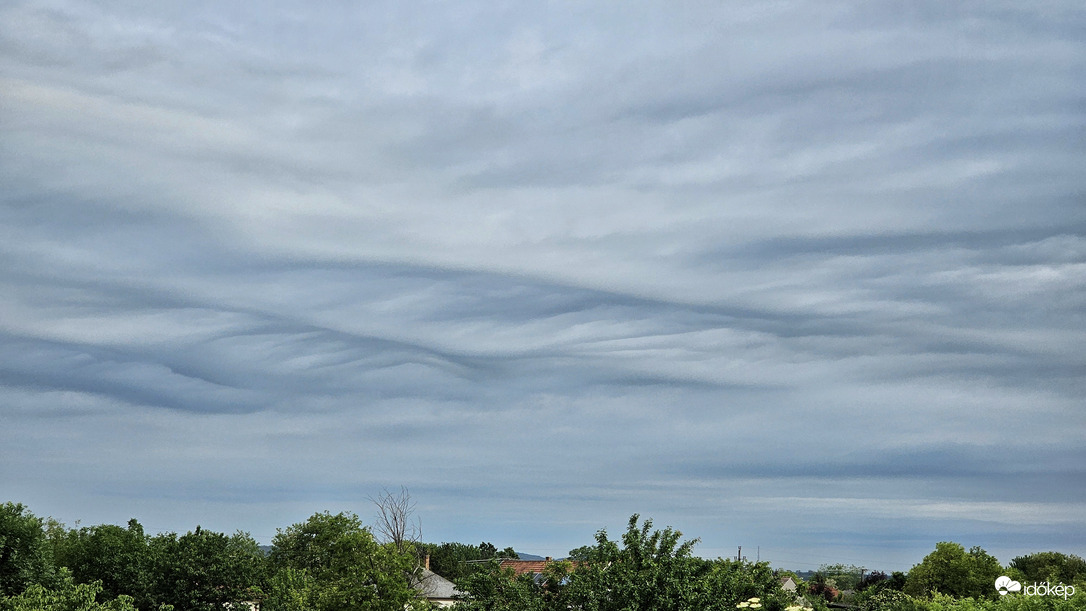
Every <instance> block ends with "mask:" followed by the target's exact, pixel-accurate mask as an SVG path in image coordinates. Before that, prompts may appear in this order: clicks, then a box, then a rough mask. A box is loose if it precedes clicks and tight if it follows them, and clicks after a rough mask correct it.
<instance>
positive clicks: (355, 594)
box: [265, 512, 424, 611]
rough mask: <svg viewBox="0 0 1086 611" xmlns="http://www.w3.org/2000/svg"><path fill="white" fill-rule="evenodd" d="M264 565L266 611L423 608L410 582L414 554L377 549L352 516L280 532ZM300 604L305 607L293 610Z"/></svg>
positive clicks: (320, 518)
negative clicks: (267, 574)
mask: <svg viewBox="0 0 1086 611" xmlns="http://www.w3.org/2000/svg"><path fill="white" fill-rule="evenodd" d="M268 560H269V564H270V567H271V570H272V571H273V572H274V574H273V576H272V578H271V584H272V588H271V591H270V592H269V597H268V599H267V601H266V607H265V608H266V609H268V610H269V611H278V610H281V609H293V608H308V609H314V610H317V611H341V610H342V611H347V610H354V609H380V610H387V611H403V609H404V607H405V606H406V605H414V606H420V607H421V606H422V604H423V603H424V601H420V600H419V598H418V596H417V595H416V593H415V591H414V589H413V588H411V586H410V584H409V581H408V576H409V575H410V574H411V573H412V571H413V570H414V569H415V568H416V566H417V564H416V560H415V552H414V550H413V549H412V548H411V547H410V546H406V547H405V548H404V549H403V551H400V550H398V549H397V547H396V544H395V543H389V544H386V545H382V544H380V543H378V542H377V541H376V540H375V539H374V537H373V534H372V533H371V532H370V530H369V529H368V528H366V527H364V526H362V523H361V521H360V520H359V519H358V516H356V515H354V514H353V513H338V514H335V515H333V514H330V513H328V512H324V513H317V514H314V515H313V516H311V517H310V518H309V519H308V520H306V521H305V522H302V523H299V524H294V525H292V526H290V527H288V528H287V529H286V530H280V531H279V532H278V533H277V534H276V535H275V538H274V539H273V541H272V550H271V553H270V554H269V556H268ZM284 571H289V572H287V573H284ZM301 601H305V604H306V605H308V607H296V606H297V605H299V604H301Z"/></svg>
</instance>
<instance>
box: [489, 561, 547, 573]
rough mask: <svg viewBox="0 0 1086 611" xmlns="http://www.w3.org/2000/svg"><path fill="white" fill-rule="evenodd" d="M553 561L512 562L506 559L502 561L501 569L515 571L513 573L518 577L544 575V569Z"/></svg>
mask: <svg viewBox="0 0 1086 611" xmlns="http://www.w3.org/2000/svg"><path fill="white" fill-rule="evenodd" d="M549 562H551V560H549V559H548V560H510V559H508V558H505V559H503V560H502V561H501V568H503V569H513V572H514V573H516V574H517V575H523V574H525V573H542V572H543V568H544V567H546V566H547V564H548V563H549Z"/></svg>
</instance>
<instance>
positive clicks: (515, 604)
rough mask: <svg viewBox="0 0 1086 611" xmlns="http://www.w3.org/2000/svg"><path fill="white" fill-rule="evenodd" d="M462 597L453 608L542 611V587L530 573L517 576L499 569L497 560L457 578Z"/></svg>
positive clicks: (545, 605)
mask: <svg viewBox="0 0 1086 611" xmlns="http://www.w3.org/2000/svg"><path fill="white" fill-rule="evenodd" d="M456 589H457V590H459V591H460V592H462V593H463V598H462V599H461V600H460V601H458V602H457V603H456V608H457V609H460V610H463V611H545V610H546V609H548V608H550V607H548V604H547V600H546V598H545V597H544V593H543V588H542V585H541V583H540V582H539V581H537V580H536V579H535V578H534V576H532V575H530V574H524V575H519V576H518V575H517V574H516V573H515V572H514V571H513V569H508V568H507V569H502V568H501V567H500V566H499V564H498V560H497V559H492V560H490V561H489V562H486V563H483V567H482V569H481V570H478V571H474V572H471V573H468V574H467V575H464V576H463V577H461V578H459V579H457V580H456Z"/></svg>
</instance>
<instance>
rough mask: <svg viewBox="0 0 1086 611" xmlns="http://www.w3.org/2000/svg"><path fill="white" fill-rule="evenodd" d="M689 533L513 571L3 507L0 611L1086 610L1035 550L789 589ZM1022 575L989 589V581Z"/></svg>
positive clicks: (647, 537)
mask: <svg viewBox="0 0 1086 611" xmlns="http://www.w3.org/2000/svg"><path fill="white" fill-rule="evenodd" d="M696 543H697V540H696V539H693V540H684V539H683V537H682V533H680V532H679V531H677V530H673V529H671V528H670V527H669V528H665V529H663V530H657V529H654V528H653V524H652V521H651V520H644V521H643V522H639V516H637V515H634V516H633V517H631V518H630V521H629V524H628V526H627V528H626V532H625V533H624V534H623V535H622V536H621V537H620V538H619V539H618V540H611V539H610V538H609V537H608V535H607V532H606V531H604V530H601V531H599V532H598V533H597V534H596V538H595V543H594V544H592V545H586V546H584V547H580V548H577V549H575V550H573V551H571V552H570V558H569V559H567V560H564V561H554V562H549V563H547V564H546V566H545V568H544V569H543V573H542V574H540V575H533V574H526V575H520V576H517V575H516V574H515V573H514V572H513V571H512V570H510V569H504V570H503V569H502V568H501V567H500V564H499V559H500V558H509V557H516V553H515V552H514V551H513V550H512V549H510V548H506V549H504V550H500V551H499V550H498V549H497V548H496V547H495V546H494V545H492V544H489V543H482V544H480V545H467V544H462V543H442V544H427V543H420V542H414V541H411V540H409V539H405V538H400V539H398V540H394V539H392V538H389V537H387V536H385V537H382V539H381V540H378V538H376V537H375V536H374V534H373V531H372V530H371V528H369V527H367V526H364V525H363V524H362V523H361V521H360V520H359V518H358V516H356V515H354V514H352V513H339V514H330V513H327V512H325V513H317V514H314V515H313V516H311V517H310V518H309V519H307V520H306V521H304V522H301V523H298V524H294V525H292V526H289V527H287V528H286V529H281V530H279V531H278V534H277V535H276V536H275V539H274V540H273V545H272V547H271V550H270V552H269V553H267V554H264V553H263V552H262V551H261V549H260V548H259V546H258V545H257V543H256V541H254V540H253V539H252V538H251V537H250V536H249V535H247V534H246V533H241V532H238V533H235V534H233V535H226V534H224V533H218V532H213V531H209V530H205V529H202V528H200V527H199V526H198V527H196V529H195V530H193V531H191V532H188V533H185V534H184V535H177V534H176V533H165V534H159V535H154V536H149V535H147V534H146V533H145V532H144V529H143V527H142V526H141V525H140V524H139V522H137V521H136V520H130V521H129V522H128V524H127V525H126V526H115V525H99V526H91V527H82V528H76V529H68V528H65V527H64V526H63V525H61V524H59V523H57V522H55V521H52V520H43V519H41V518H38V517H36V516H34V515H33V514H31V513H30V512H29V511H27V509H26V508H25V507H23V506H22V505H20V504H17V503H4V504H3V505H0V611H212V610H214V611H221V610H222V609H250V608H254V606H256V605H259V608H260V609H261V610H262V611H348V610H356V609H376V610H384V611H402V610H404V609H425V608H429V606H430V605H429V603H428V602H427V601H425V600H424V599H422V598H421V597H420V595H419V594H418V593H417V592H416V591H415V590H414V589H413V588H412V587H411V585H410V584H411V583H412V578H413V577H414V576H417V575H418V574H419V572H420V571H421V569H422V562H423V561H422V559H423V558H425V557H426V556H430V561H431V564H430V566H431V568H432V569H434V570H435V571H437V572H438V573H439V574H443V575H446V576H450V577H452V578H454V579H455V581H456V584H457V587H458V588H459V590H460V592H461V598H462V599H461V600H460V601H459V602H458V603H457V608H459V609H463V610H465V611H483V610H486V611H552V610H559V609H561V610H563V611H565V610H568V609H581V610H584V611H637V610H653V611H657V610H659V611H668V610H671V609H674V610H679V609H682V610H687V609H691V610H692V609H698V610H708V611H732V610H733V609H755V610H759V611H798V610H800V609H815V610H824V609H826V604H827V601H826V599H828V598H832V599H833V602H834V603H844V604H847V605H850V606H851V607H852V608H854V609H858V610H859V611H1072V610H1082V609H1086V561H1084V560H1083V559H1082V558H1080V557H1078V556H1073V555H1066V554H1060V553H1057V552H1041V553H1036V554H1029V555H1025V556H1019V557H1017V558H1014V559H1013V560H1012V561H1011V562H1010V563H1009V564H1008V565H1007V566H1006V567H1003V566H1001V565H1000V564H999V562H998V561H997V560H996V559H995V558H994V557H992V556H991V555H989V554H988V553H987V552H985V551H984V550H983V549H980V548H978V547H974V548H972V549H969V550H966V549H965V548H964V547H963V546H961V545H958V544H957V543H950V542H941V543H939V544H937V545H936V547H935V550H934V551H933V552H931V553H930V554H928V555H927V556H925V557H924V559H923V560H922V561H921V562H920V563H918V564H917V565H916V566H914V567H913V568H912V570H910V571H909V573H908V574H907V575H906V574H904V573H893V574H891V575H886V574H885V573H880V572H878V571H873V572H871V573H870V574H866V575H865V574H864V572H865V569H861V568H859V567H855V566H850V565H823V566H822V567H821V569H820V570H819V571H818V572H817V573H815V575H814V576H813V577H812V578H811V580H810V581H809V582H807V583H804V582H802V580H800V581H799V582H798V583H799V585H800V589H799V592H798V593H796V594H791V593H788V592H784V591H782V590H781V589H780V586H779V583H780V582H779V579H780V577H781V575H780V574H775V573H774V572H773V571H771V570H770V568H769V565H768V564H767V563H750V562H747V561H745V560H743V561H733V560H725V559H719V558H718V559H716V560H707V559H703V558H699V557H697V556H694V555H693V549H694V546H695V544H696ZM1001 575H1006V576H1008V577H1009V578H1010V579H1014V580H1018V581H1020V582H1021V584H1022V586H1023V588H1022V590H1021V591H1016V592H1013V593H1008V594H1006V595H1002V596H1001V595H1000V594H999V593H998V592H997V590H996V589H995V586H994V582H995V579H996V577H998V576H1001ZM1040 583H1051V584H1052V585H1055V584H1066V585H1068V586H1073V587H1074V588H1075V589H1074V592H1073V593H1072V591H1071V590H1070V589H1069V588H1064V589H1063V590H1061V591H1060V592H1059V593H1058V594H1055V593H1052V592H1046V593H1044V594H1037V590H1036V589H1034V590H1033V593H1032V594H1030V593H1029V592H1028V591H1027V588H1028V587H1030V586H1034V585H1036V584H1040Z"/></svg>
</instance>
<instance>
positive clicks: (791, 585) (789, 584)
mask: <svg viewBox="0 0 1086 611" xmlns="http://www.w3.org/2000/svg"><path fill="white" fill-rule="evenodd" d="M797 587H798V584H797V583H796V580H795V579H792V578H791V577H781V589H782V590H784V591H786V592H795V591H796V588H797Z"/></svg>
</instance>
